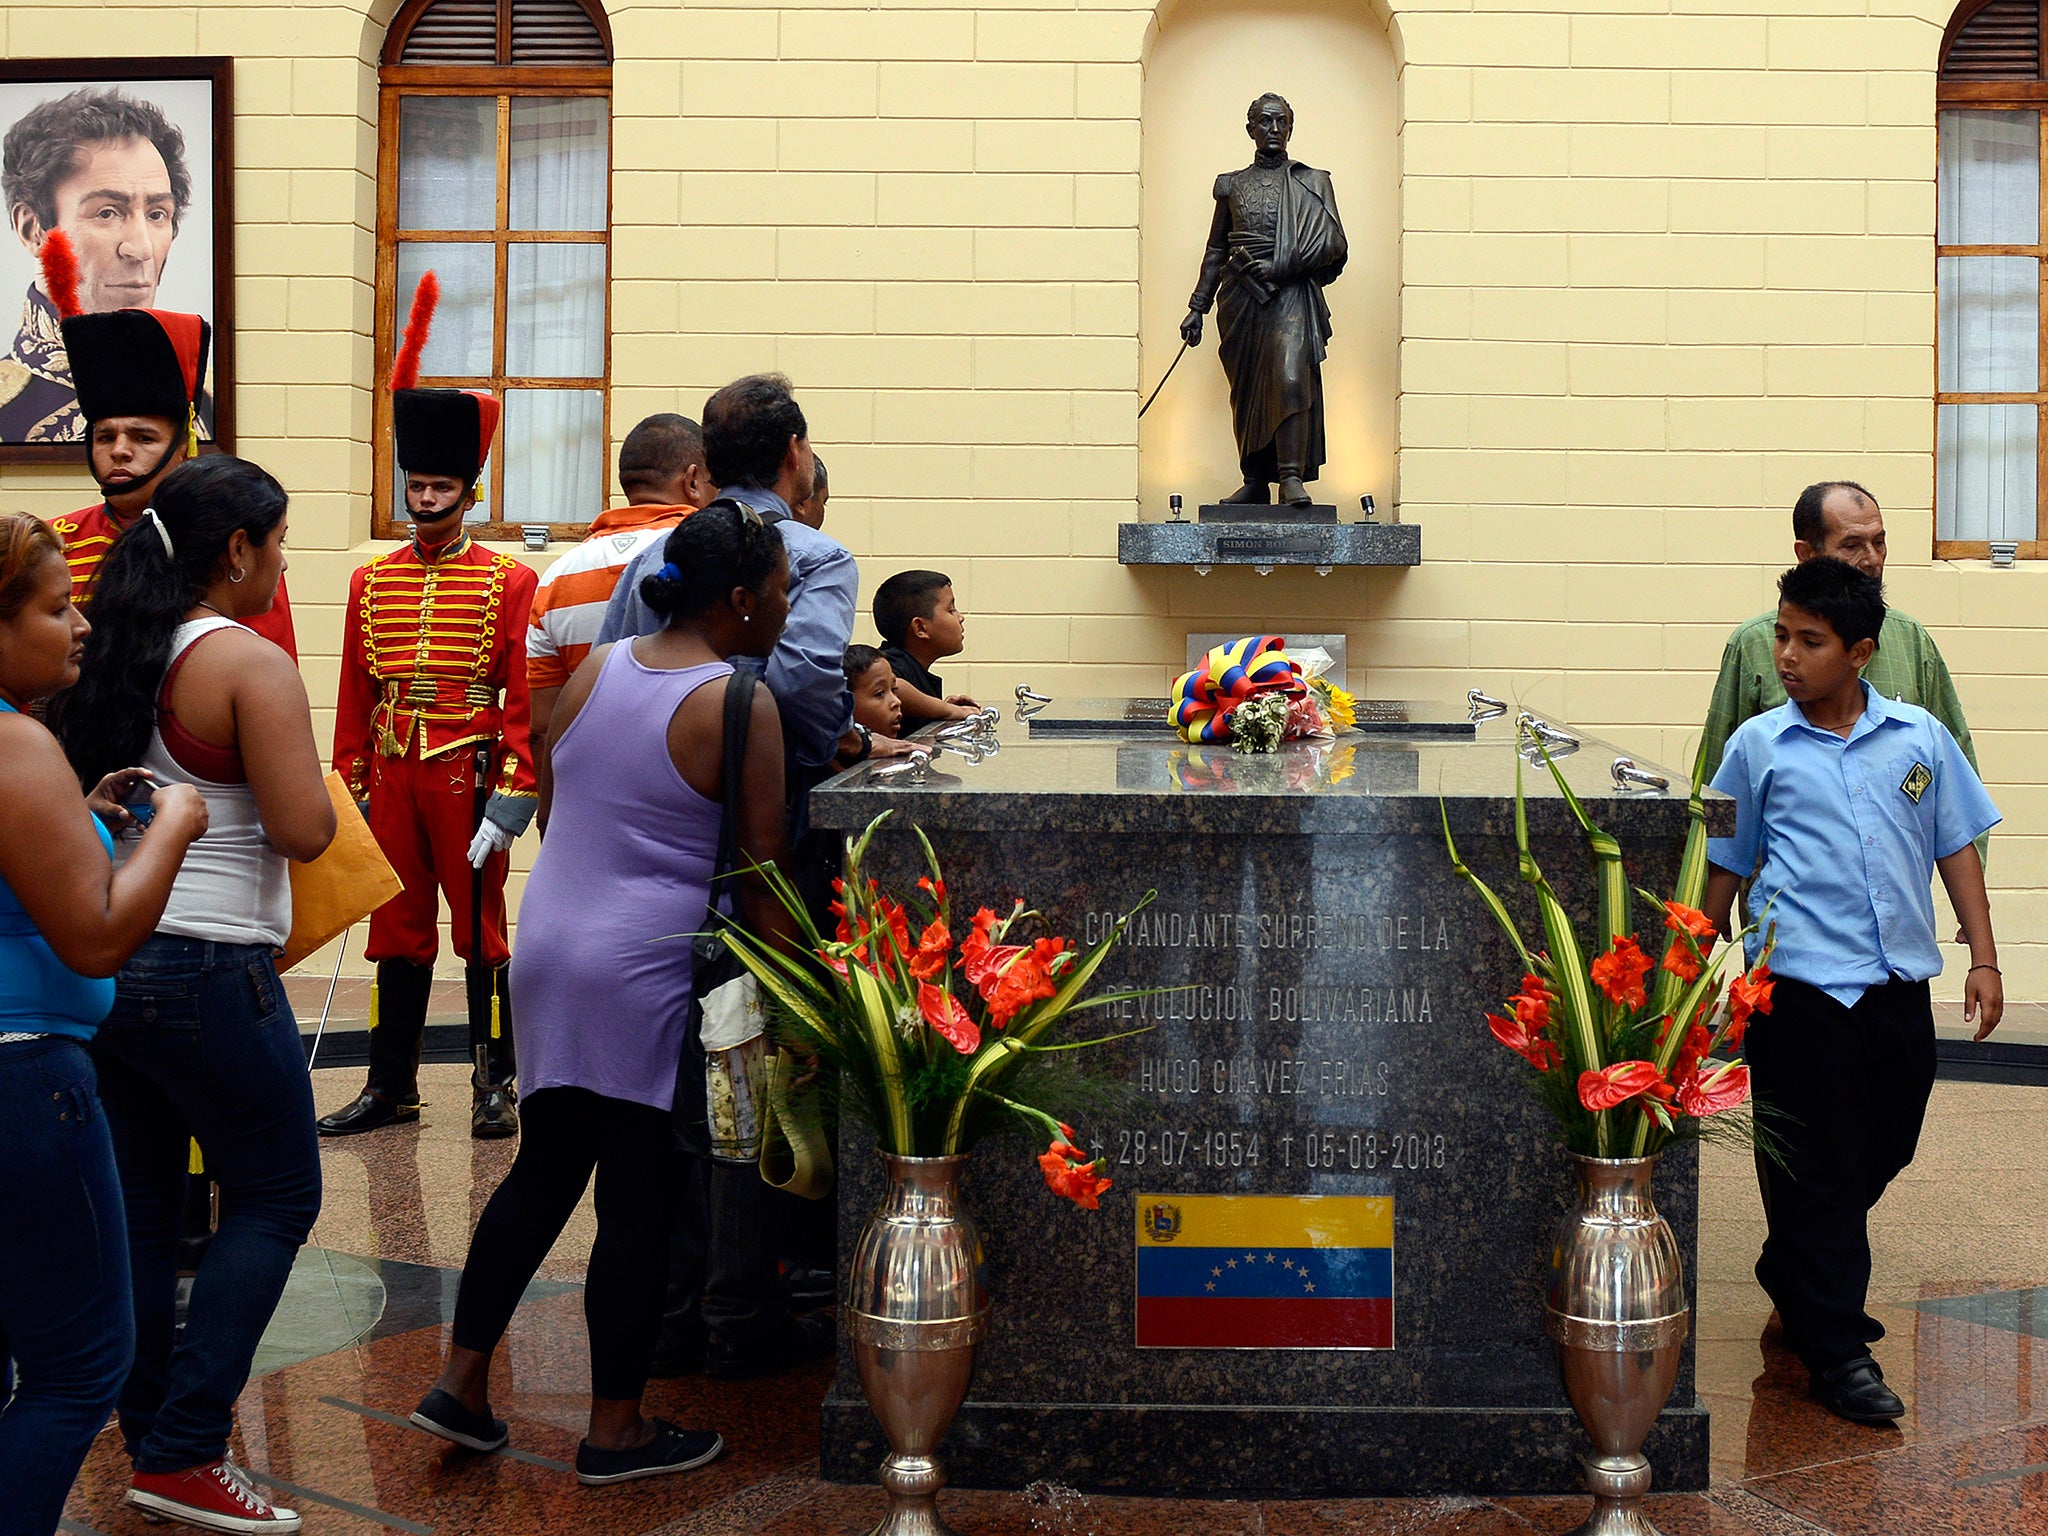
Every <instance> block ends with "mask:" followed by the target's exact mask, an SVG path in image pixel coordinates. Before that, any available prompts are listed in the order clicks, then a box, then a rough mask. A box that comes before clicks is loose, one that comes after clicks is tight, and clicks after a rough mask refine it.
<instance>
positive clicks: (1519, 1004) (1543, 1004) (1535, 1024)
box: [1508, 976, 1550, 1034]
mask: <svg viewBox="0 0 2048 1536" xmlns="http://www.w3.org/2000/svg"><path fill="white" fill-rule="evenodd" d="M1508 1006H1509V1007H1510V1008H1512V1009H1514V1010H1515V1019H1516V1022H1518V1023H1519V1024H1521V1026H1522V1027H1523V1028H1524V1029H1526V1030H1528V1031H1529V1032H1530V1033H1532V1034H1534V1033H1536V1032H1538V1031H1540V1030H1545V1029H1548V1028H1549V1027H1550V988H1549V987H1548V986H1547V985H1546V984H1545V983H1544V980H1543V978H1542V977H1541V976H1524V977H1523V978H1522V990H1521V991H1519V992H1517V993H1516V994H1515V995H1514V996H1513V997H1511V998H1509V999H1508Z"/></svg>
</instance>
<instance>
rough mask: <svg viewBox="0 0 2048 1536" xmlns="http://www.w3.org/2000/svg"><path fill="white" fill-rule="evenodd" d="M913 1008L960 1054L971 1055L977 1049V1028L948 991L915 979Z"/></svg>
mask: <svg viewBox="0 0 2048 1536" xmlns="http://www.w3.org/2000/svg"><path fill="white" fill-rule="evenodd" d="M917 1011H918V1012H919V1013H921V1014H923V1015H924V1021H925V1023H927V1024H929V1025H931V1027H932V1028H933V1029H935V1030H937V1031H938V1033H939V1035H940V1037H941V1038H943V1039H944V1040H945V1042H946V1043H947V1044H948V1045H950V1046H952V1047H953V1049H954V1050H956V1051H958V1052H959V1053H960V1054H961V1055H962V1056H972V1055H973V1054H974V1053H975V1052H976V1051H977V1050H979V1049H980V1048H981V1027H980V1026H979V1025H978V1024H976V1023H975V1022H974V1020H973V1018H972V1017H970V1016H969V1014H968V1012H967V1010H966V1009H965V1008H962V1007H961V1006H960V999H959V998H957V997H955V996H954V995H953V994H952V993H950V992H947V991H944V990H942V989H941V988H938V987H935V986H933V985H932V984H931V983H930V982H928V981H921V982H919V983H918V984H917Z"/></svg>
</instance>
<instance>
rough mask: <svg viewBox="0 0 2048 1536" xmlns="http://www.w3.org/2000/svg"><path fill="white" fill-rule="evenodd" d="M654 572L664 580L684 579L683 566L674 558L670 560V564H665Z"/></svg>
mask: <svg viewBox="0 0 2048 1536" xmlns="http://www.w3.org/2000/svg"><path fill="white" fill-rule="evenodd" d="M654 574H655V575H657V576H659V577H660V578H661V579H662V580H663V581H681V580H682V579H683V572H682V567H680V566H678V565H677V564H676V563H675V561H673V560H671V561H669V562H668V564H666V565H664V566H663V567H662V568H661V569H660V570H658V571H656V572H655V573H654Z"/></svg>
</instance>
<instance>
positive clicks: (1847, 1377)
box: [1706, 556, 2005, 1424]
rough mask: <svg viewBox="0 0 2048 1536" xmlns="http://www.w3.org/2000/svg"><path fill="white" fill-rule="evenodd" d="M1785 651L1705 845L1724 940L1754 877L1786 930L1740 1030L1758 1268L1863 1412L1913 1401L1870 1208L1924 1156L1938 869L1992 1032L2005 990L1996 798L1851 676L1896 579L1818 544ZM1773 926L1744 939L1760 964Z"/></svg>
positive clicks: (1942, 737) (1791, 600)
mask: <svg viewBox="0 0 2048 1536" xmlns="http://www.w3.org/2000/svg"><path fill="white" fill-rule="evenodd" d="M1778 593H1779V598H1780V601H1779V604H1778V617H1777V624H1776V627H1775V636H1774V646H1773V657H1774V661H1775V663H1776V667H1777V674H1778V681H1779V682H1780V683H1781V684H1783V686H1784V689H1785V695H1786V702H1785V703H1784V704H1781V705H1779V706H1778V707H1777V708H1775V709H1770V710H1766V711H1764V712H1763V713H1762V714H1759V715H1755V716H1752V717H1751V718H1750V719H1749V720H1747V721H1745V722H1744V723H1743V724H1742V725H1741V726H1740V727H1739V728H1738V729H1737V730H1736V732H1735V734H1734V736H1733V737H1731V738H1730V740H1729V742H1728V750H1727V753H1726V755H1725V756H1724V757H1723V758H1722V760H1721V768H1720V771H1719V772H1718V773H1716V774H1715V775H1714V788H1716V789H1718V790H1722V791H1724V792H1725V793H1727V794H1728V795H1730V796H1732V797H1733V798H1734V800H1735V812H1736V821H1735V835H1734V836H1733V837H1723V838H1713V839H1710V840H1709V841H1708V843H1707V858H1708V861H1709V863H1710V864H1711V865H1712V866H1713V867H1712V870H1711V872H1710V874H1709V877H1708V882H1707V895H1706V911H1707V916H1708V917H1709V918H1711V919H1712V920H1713V921H1714V923H1715V924H1716V926H1717V927H1718V928H1719V929H1720V930H1721V931H1722V932H1723V933H1726V932H1727V931H1728V921H1729V911H1730V908H1731V907H1732V905H1733V903H1734V899H1735V892H1736V887H1737V886H1738V884H1739V883H1740V882H1741V880H1742V879H1743V878H1744V877H1745V876H1747V875H1749V874H1750V873H1751V872H1752V871H1754V872H1755V881H1754V883H1753V884H1752V886H1751V888H1750V893H1749V910H1750V912H1751V913H1752V914H1754V915H1756V916H1757V917H1758V920H1759V921H1760V922H1761V924H1762V925H1763V927H1764V928H1765V929H1766V931H1775V934H1776V948H1775V949H1774V950H1773V951H1772V953H1771V957H1770V966H1771V969H1772V970H1773V971H1774V972H1775V973H1776V976H1775V979H1774V983H1773V989H1772V1007H1771V1010H1770V1012H1769V1014H1768V1015H1764V1014H1759V1015H1758V1016H1757V1017H1756V1018H1754V1019H1753V1020H1752V1021H1751V1023H1750V1026H1749V1033H1748V1036H1747V1038H1746V1040H1745V1041H1744V1042H1743V1051H1744V1055H1745V1056H1746V1058H1747V1059H1748V1061H1749V1065H1750V1070H1751V1074H1752V1085H1753V1088H1754V1092H1755V1096H1756V1103H1757V1108H1758V1110H1759V1111H1760V1112H1761V1113H1762V1114H1763V1116H1764V1119H1763V1121H1762V1125H1761V1130H1762V1131H1763V1133H1764V1134H1766V1135H1768V1136H1770V1137H1772V1138H1774V1139H1775V1141H1776V1143H1777V1154H1778V1155H1777V1157H1776V1158H1775V1159H1774V1158H1773V1157H1771V1156H1769V1155H1765V1156H1760V1157H1758V1159H1757V1177H1758V1181H1759V1183H1760V1184H1761V1185H1762V1189H1763V1199H1764V1214H1765V1218H1766V1220H1767V1222H1768V1235H1767V1236H1766V1237H1765V1239H1764V1247H1763V1254H1762V1257H1760V1258H1759V1259H1758V1260H1757V1266H1756V1277H1757V1281H1758V1283H1759V1284H1761V1285H1762V1286H1763V1288H1764V1290H1765V1291H1767V1292H1768V1293H1769V1294H1770V1297H1771V1300H1772V1301H1773V1302H1774V1303H1775V1304H1776V1306H1777V1309H1778V1317H1779V1320H1780V1321H1781V1322H1782V1323H1783V1324H1784V1329H1785V1339H1786V1343H1787V1344H1788V1345H1789V1346H1790V1347H1791V1349H1792V1350H1793V1351H1794V1353H1796V1354H1797V1355H1798V1356H1799V1357H1800V1359H1801V1360H1803V1361H1804V1362H1805V1364H1806V1367H1807V1369H1808V1371H1809V1372H1811V1374H1812V1378H1813V1395H1814V1397H1815V1398H1816V1399H1818V1400H1819V1401H1820V1402H1821V1403H1822V1404H1823V1405H1825V1406H1826V1407H1827V1408H1828V1409H1830V1410H1831V1411H1832V1412H1834V1413H1836V1414H1839V1415H1840V1416H1841V1417H1843V1418H1845V1419H1851V1420H1854V1421H1856V1422H1858V1423H1864V1424H1884V1423H1890V1422H1891V1421H1892V1420H1894V1419H1896V1418H1897V1417H1898V1416H1899V1415H1900V1414H1901V1413H1903V1412H1904V1411H1905V1407H1904V1405H1903V1404H1902V1403H1901V1402H1900V1401H1899V1399H1898V1396H1897V1394H1895V1393H1894V1392H1893V1391H1892V1390H1891V1388H1890V1387H1888V1386H1886V1385H1885V1382H1884V1375H1883V1373H1882V1372H1881V1371H1880V1370H1879V1369H1878V1366H1877V1362H1876V1361H1875V1360H1874V1359H1872V1358H1871V1354H1870V1346H1871V1344H1873V1343H1874V1342H1876V1341H1877V1340H1878V1339H1881V1338H1883V1337H1884V1327H1883V1325H1882V1324H1880V1323H1879V1322H1878V1321H1877V1320H1876V1319H1875V1318H1873V1317H1871V1316H1870V1315H1869V1312H1868V1311H1867V1310H1866V1305H1865V1304H1866V1301H1867V1298H1868V1293H1869V1289H1870V1223H1869V1217H1870V1211H1871V1208H1872V1207H1874V1206H1875V1205H1876V1204H1877V1202H1878V1200H1879V1198H1880V1197H1881V1196H1882V1195H1883V1194H1884V1191H1885V1187H1886V1186H1887V1185H1889V1184H1890V1183H1891V1181H1892V1180H1893V1179H1894V1178H1895V1177H1896V1176H1897V1175H1898V1174H1899V1173H1900V1172H1901V1171H1902V1170H1903V1169H1904V1168H1905V1167H1906V1165H1907V1164H1908V1163H1910V1162H1912V1160H1913V1151H1914V1148H1915V1146H1916V1144H1917V1143H1918V1141H1919V1137H1920V1126H1921V1122H1922V1120H1923V1119H1924V1118H1925V1116H1926V1112H1927V1100H1928V1095H1929V1094H1930V1093H1931V1091H1932V1090H1933V1087H1934V1012H1933V1008H1932V1005H1931V1003H1930V1001H1929V993H1928V985H1927V983H1928V980H1929V978H1930V977H1933V976H1936V975H1939V974H1940V972H1941V953H1940V950H1939V949H1938V948H1937V947H1936V944H1935V937H1934V899H1933V895H1932V892H1931V889H1930V885H1931V881H1932V877H1933V874H1934V872H1935V871H1937V870H1938V871H1939V872H1940V874H1941V879H1942V884H1943V885H1944V886H1945V887H1947V890H1948V895H1949V901H1950V903H1951V904H1952V905H1953V906H1954V908H1955V911H1956V916H1957V917H1958V918H1959V919H1960V920H1961V923H1962V927H1963V933H1964V935H1965V937H1966V939H1967V940H1968V943H1969V946H1970V971H1969V974H1968V976H1967V977H1966V978H1965V979H1964V983H1963V1017H1964V1019H1965V1021H1971V1020H1974V1021H1975V1022H1976V1024H1977V1038H1978V1039H1979V1040H1982V1039H1984V1038H1985V1037H1986V1036H1987V1035H1989V1034H1990V1033H1991V1031H1992V1030H1993V1029H1995V1028H1996V1027H1997V1026H1998V1021H1999V1018H2000V1016H2001V1015H2002V1013H2003V1012H2004V1008H2005V992H2004V987H2003V983H2002V980H2001V978H2000V975H1999V971H1998V947H1997V943H1996V941H1995V940H1994V938H1993V937H1992V932H1991V908H1990V904H1989V902H1988V901H1986V899H1985V895H1984V866H1983V863H1982V861H1981V859H1980V858H1979V856H1978V853H1977V849H1976V848H1975V846H1973V845H1974V842H1975V840H1976V839H1977V838H1978V837H1980V836H1982V835H1983V834H1984V833H1985V832H1987V831H1989V830H1990V829H1991V828H1992V827H1993V826H1995V825H1996V824H1997V822H1998V820H1999V814H1998V809H1997V807H1996V806H1994V805H1993V804H1992V803H1991V797H1990V796H1989V795H1988V794H1986V793H1985V791H1984V786H1983V784H1982V783H1981V782H1980V781H1979V780H1978V778H1977V775H1976V773H1975V772H1974V771H1973V770H1972V769H1971V767H1970V763H1969V759H1968V758H1966V757H1965V756H1964V755H1963V751H1962V749H1961V748H1960V747H1959V746H1957V745H1956V740H1955V738H1954V737H1953V736H1951V735H1950V734H1949V731H1948V728H1947V727H1946V726H1944V725H1943V724H1942V723H1941V722H1940V721H1939V720H1937V719H1935V718H1934V717H1933V716H1932V715H1930V714H1929V713H1928V712H1927V711H1926V710H1924V709H1922V708H1920V707H1919V706H1918V705H1914V704H1906V703H1901V702H1899V701H1897V700H1887V699H1886V698H1885V697H1884V696H1883V695H1882V694H1880V693H1878V692H1877V691H1876V690H1875V689H1873V688H1871V687H1870V686H1869V684H1867V683H1865V682H1864V681H1863V680H1862V679H1861V677H1860V676H1859V675H1858V674H1859V669H1860V668H1861V667H1862V666H1863V665H1864V664H1865V663H1866V662H1868V661H1869V660H1870V656H1871V652H1872V651H1873V650H1874V649H1875V648H1876V645H1877V636H1878V631H1879V629H1880V628H1881V627H1882V625H1883V623H1884V610H1885V605H1884V589H1883V588H1882V586H1881V585H1880V584H1879V583H1878V582H1877V581H1876V580H1875V579H1873V578H1872V577H1870V576H1866V575H1864V574H1863V573H1862V572H1861V571H1859V570H1857V569H1856V568H1855V567H1854V566H1851V565H1848V564H1846V563H1845V562H1843V561H1840V560H1836V559H1833V558H1830V557H1825V556H1823V557H1820V558H1817V559H1813V560H1809V561H1806V562H1805V563H1804V564H1802V565H1797V566H1794V567H1793V568H1792V569H1791V570H1789V571H1787V572H1786V573H1785V574H1784V576H1783V577H1781V578H1780V579H1779V582H1778ZM1763 943H1764V938H1763V936H1762V935H1752V936H1751V937H1750V939H1749V941H1748V950H1749V953H1748V956H1747V958H1748V960H1749V962H1750V963H1751V964H1752V965H1754V964H1755V962H1756V961H1757V959H1758V957H1759V954H1760V951H1761V950H1762V947H1763Z"/></svg>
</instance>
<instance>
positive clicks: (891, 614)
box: [875, 571, 976, 731]
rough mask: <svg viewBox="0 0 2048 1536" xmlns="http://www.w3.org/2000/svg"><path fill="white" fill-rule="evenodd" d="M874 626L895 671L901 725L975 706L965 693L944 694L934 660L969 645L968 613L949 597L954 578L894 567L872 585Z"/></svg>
mask: <svg viewBox="0 0 2048 1536" xmlns="http://www.w3.org/2000/svg"><path fill="white" fill-rule="evenodd" d="M875 628H876V629H878V630H880V631H881V634H882V655H883V656H885V657H886V658H887V659H888V662H889V666H890V669H891V670H892V671H893V672H895V674H896V697H897V698H899V699H901V700H902V701H903V728H904V729H905V730H906V731H914V730H916V729H918V727H920V726H924V725H929V724H931V722H932V721H934V720H964V719H966V718H967V717H968V716H969V715H971V714H973V713H974V712H975V707H976V706H975V703H974V700H972V699H970V698H968V697H967V695H966V694H964V693H956V694H953V695H952V696H951V697H948V696H947V695H946V692H945V684H944V683H942V682H941V681H940V680H939V675H938V674H937V673H936V672H934V671H932V664H933V663H934V662H937V661H943V660H944V659H945V658H946V657H948V656H958V655H959V654H960V653H961V652H962V651H963V650H965V649H966V648H967V618H966V616H965V615H964V614H962V613H961V612H960V608H959V605H958V604H957V603H955V602H954V600H953V580H952V578H951V577H949V576H943V575H941V574H940V573H939V572H937V571H898V572H897V573H896V574H895V575H894V576H891V577H890V578H889V579H888V580H887V581H885V582H883V583H882V584H881V586H879V587H877V588H876V589H875Z"/></svg>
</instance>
